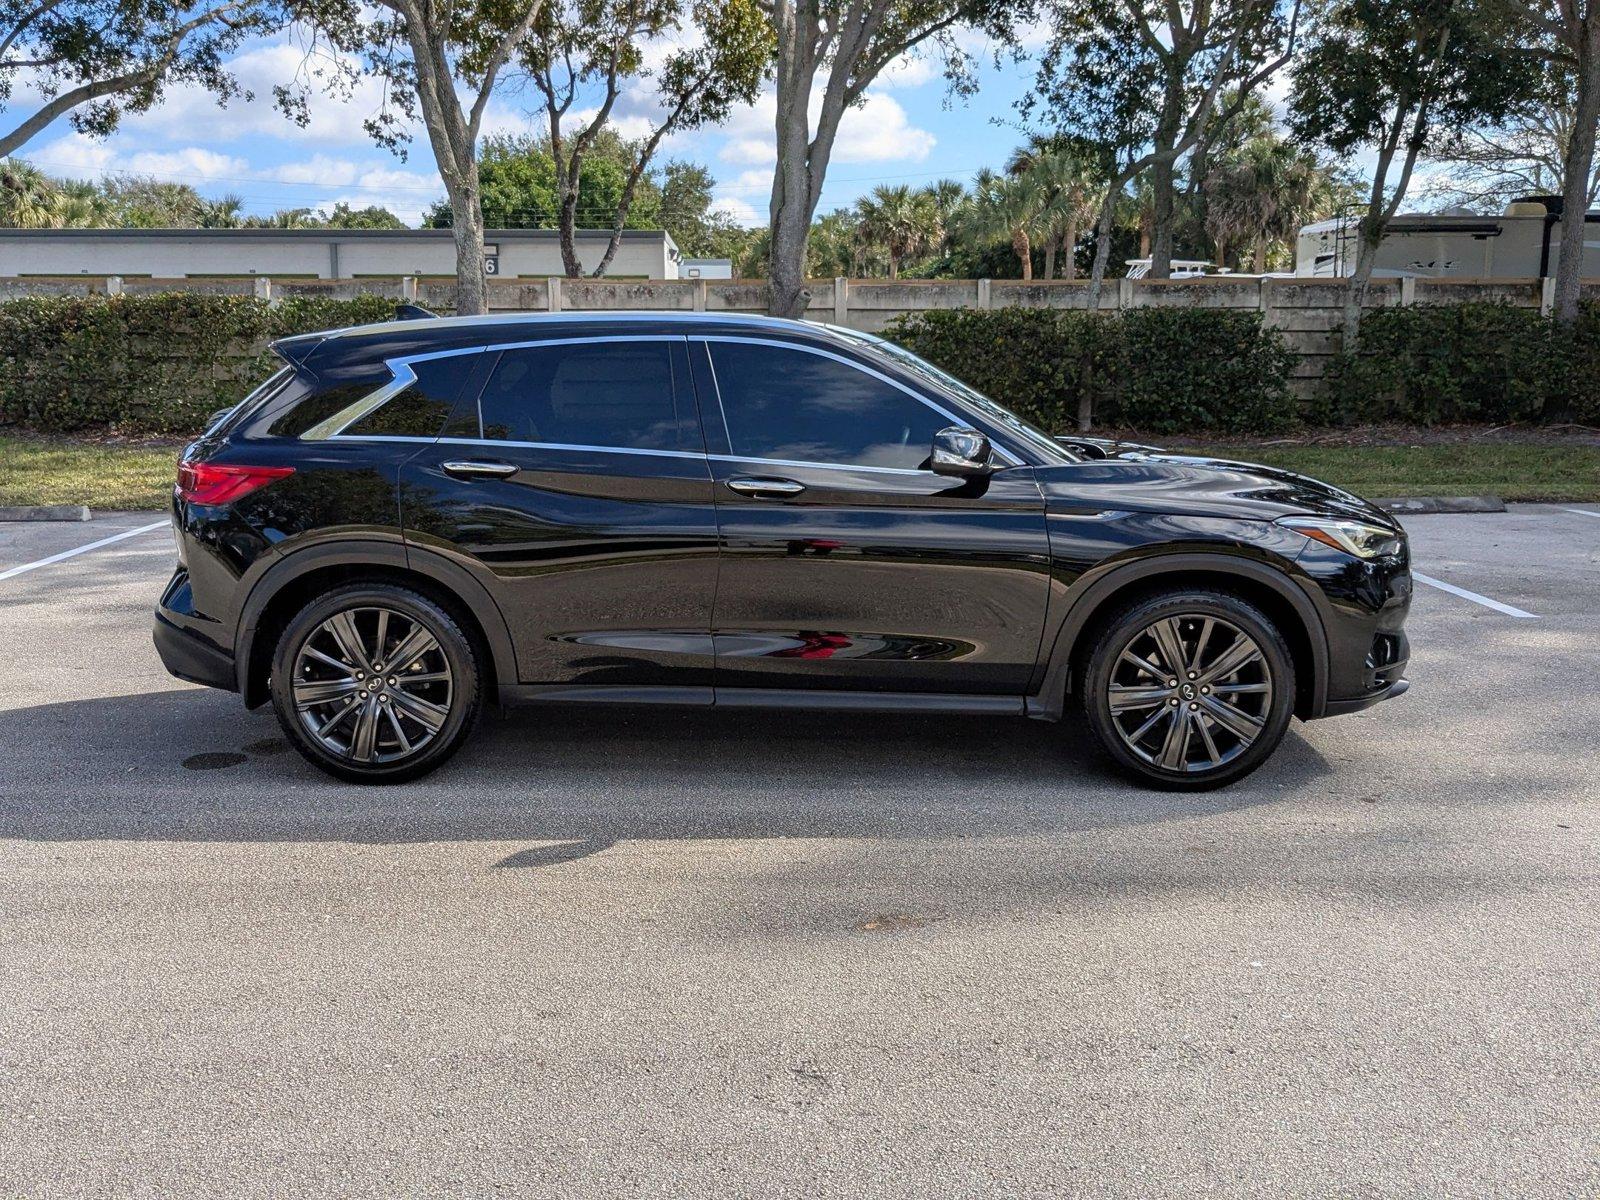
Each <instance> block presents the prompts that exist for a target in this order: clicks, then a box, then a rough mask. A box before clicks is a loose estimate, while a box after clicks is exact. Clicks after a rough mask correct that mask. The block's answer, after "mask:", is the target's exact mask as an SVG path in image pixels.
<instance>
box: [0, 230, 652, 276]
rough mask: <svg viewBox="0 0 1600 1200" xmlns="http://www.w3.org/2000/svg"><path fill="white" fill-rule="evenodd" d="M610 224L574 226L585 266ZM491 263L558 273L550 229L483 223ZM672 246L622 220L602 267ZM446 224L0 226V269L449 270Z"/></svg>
mask: <svg viewBox="0 0 1600 1200" xmlns="http://www.w3.org/2000/svg"><path fill="white" fill-rule="evenodd" d="M609 238H610V234H609V233H608V232H606V231H603V230H579V231H578V239H577V250H578V258H579V261H581V262H582V263H583V265H584V269H585V270H586V271H588V270H592V269H593V268H594V267H595V266H596V265H597V264H598V263H599V261H600V258H601V256H602V255H603V254H604V253H605V248H606V243H607V241H608V240H609ZM484 250H485V255H486V260H487V265H488V268H489V273H490V274H491V275H493V276H495V277H497V278H509V279H515V278H519V277H529V276H531V277H537V278H542V277H544V276H548V275H562V274H565V272H564V271H563V269H562V266H561V244H560V241H559V239H558V235H557V233H556V231H555V230H553V229H490V230H488V231H486V232H485V234H484ZM679 257H680V256H679V254H678V247H677V245H676V244H675V243H674V242H673V240H672V238H671V237H669V236H668V235H667V234H666V233H665V232H664V231H662V230H659V229H625V230H623V233H622V241H621V243H620V244H619V245H618V247H617V254H616V257H615V258H613V259H612V260H611V265H610V267H609V268H608V269H607V270H606V276H607V278H612V279H627V278H633V279H677V278H678V277H679V276H678V260H679ZM455 272H456V251H455V241H454V237H453V234H452V233H451V231H450V230H448V229H0V277H5V276H50V275H121V276H124V277H130V278H139V277H148V278H154V279H181V278H184V277H187V276H239V275H263V276H266V277H268V278H275V279H295V278H301V279H360V278H363V277H369V278H372V277H381V278H389V279H393V278H397V277H400V276H405V275H422V276H427V275H454V274H455Z"/></svg>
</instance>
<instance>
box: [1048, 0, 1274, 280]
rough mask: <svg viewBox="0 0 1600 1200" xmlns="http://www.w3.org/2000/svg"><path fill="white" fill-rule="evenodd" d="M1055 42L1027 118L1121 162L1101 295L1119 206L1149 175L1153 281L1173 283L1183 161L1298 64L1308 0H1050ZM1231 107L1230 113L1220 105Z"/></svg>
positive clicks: (1107, 213)
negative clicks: (1046, 113) (1257, 92)
mask: <svg viewBox="0 0 1600 1200" xmlns="http://www.w3.org/2000/svg"><path fill="white" fill-rule="evenodd" d="M1049 8H1050V12H1051V14H1052V16H1053V27H1054V33H1053V36H1052V38H1051V41H1050V43H1049V45H1048V46H1047V48H1046V51H1045V54H1044V56H1043V58H1042V59H1041V65H1040V71H1039V78H1038V84H1037V86H1036V88H1035V91H1034V94H1033V96H1032V97H1030V100H1029V102H1028V106H1027V109H1026V111H1031V110H1032V109H1033V108H1036V107H1039V106H1041V105H1042V106H1044V107H1046V108H1048V109H1049V110H1050V113H1051V115H1052V116H1053V117H1054V119H1055V121H1056V123H1057V125H1058V126H1059V127H1060V128H1061V129H1062V130H1063V131H1064V132H1069V133H1074V134H1077V135H1079V136H1081V137H1085V138H1087V139H1089V140H1091V141H1094V142H1096V143H1099V144H1101V145H1103V146H1106V147H1109V148H1112V149H1113V150H1114V152H1115V158H1116V160H1117V166H1116V168H1115V169H1114V170H1113V172H1112V180H1111V189H1110V191H1109V192H1108V193H1107V195H1106V196H1105V199H1104V202H1103V203H1102V206H1101V214H1100V222H1099V227H1098V230H1097V234H1096V254H1095V269H1094V272H1093V275H1092V277H1091V284H1090V292H1091V294H1092V295H1093V296H1094V298H1095V301H1096V302H1097V301H1098V295H1099V286H1100V281H1101V279H1102V278H1103V277H1104V274H1105V263H1106V260H1107V258H1108V257H1109V253H1110V242H1111V227H1112V223H1113V221H1114V218H1115V209H1116V204H1117V198H1118V196H1120V194H1121V193H1122V191H1123V189H1124V188H1125V187H1126V186H1127V184H1128V183H1129V181H1131V180H1133V179H1135V178H1138V177H1139V176H1141V175H1144V174H1148V177H1149V178H1148V186H1149V188H1150V200H1151V212H1150V234H1151V245H1150V261H1151V265H1150V272H1149V277H1150V278H1153V279H1165V278H1167V277H1168V276H1169V275H1170V274H1171V268H1172V251H1173V229H1174V226H1175V223H1176V206H1177V174H1178V165H1179V160H1180V159H1182V158H1183V157H1184V156H1185V155H1187V154H1189V153H1191V152H1193V151H1196V150H1200V151H1202V152H1203V146H1202V143H1203V141H1204V140H1205V139H1206V138H1208V137H1214V136H1216V135H1217V134H1218V132H1219V131H1220V130H1221V129H1222V128H1224V127H1225V126H1226V125H1227V123H1228V122H1229V120H1231V119H1232V117H1233V116H1234V115H1236V114H1237V113H1238V112H1239V110H1240V109H1242V108H1243V106H1244V104H1245V103H1246V101H1247V99H1248V98H1249V97H1250V95H1251V94H1252V92H1253V91H1254V89H1256V88H1257V87H1259V86H1261V85H1262V84H1263V83H1264V82H1265V81H1266V80H1267V79H1269V78H1270V77H1271V76H1272V75H1273V74H1275V73H1276V72H1277V71H1278V69H1279V68H1281V67H1282V66H1283V65H1284V64H1285V63H1286V62H1288V61H1289V58H1290V56H1291V54H1292V53H1293V48H1294V42H1295V36H1296V32H1297V29H1298V24H1299V16H1300V0H1115V2H1108V0H1050V6H1049ZM1219 101H1220V103H1219Z"/></svg>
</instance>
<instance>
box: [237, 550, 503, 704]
mask: <svg viewBox="0 0 1600 1200" xmlns="http://www.w3.org/2000/svg"><path fill="white" fill-rule="evenodd" d="M345 583H393V584H398V585H400V586H402V587H408V588H411V589H412V590H413V591H416V592H420V593H421V594H422V595H424V596H427V597H428V598H429V599H431V600H434V601H436V602H437V603H439V604H442V605H443V606H445V607H446V608H448V609H449V610H451V612H452V614H453V615H454V616H456V617H457V618H458V620H459V621H460V622H461V624H462V627H463V629H464V630H465V631H466V633H467V634H468V636H470V637H472V638H473V639H474V640H475V641H476V642H477V644H478V648H479V650H480V652H482V654H483V656H484V660H485V665H486V666H487V667H488V670H489V678H488V679H486V680H485V681H484V682H485V687H486V691H487V694H488V695H490V696H493V695H494V694H495V691H496V688H497V685H498V684H500V683H506V682H513V683H514V682H515V681H516V679H517V666H516V651H515V649H514V648H513V646H512V642H511V634H510V631H509V630H508V629H507V627H506V621H505V617H504V615H502V613H501V612H500V609H499V606H498V605H496V604H495V602H494V598H493V597H492V596H490V594H489V592H488V591H487V590H486V589H485V588H484V586H483V585H482V584H481V583H479V582H478V581H477V580H476V579H474V578H472V576H471V575H469V574H468V573H467V572H466V571H464V570H463V569H462V568H460V567H458V566H456V565H455V564H454V563H452V562H450V561H449V560H448V559H445V558H443V557H441V556H440V555H437V554H433V553H432V552H430V551H427V550H418V549H417V548H416V547H410V548H407V547H404V546H400V545H396V544H394V543H390V542H377V541H373V542H354V543H351V542H346V543H339V544H332V545H327V544H325V545H320V546H315V547H309V548H307V549H305V550H299V551H296V552H295V553H293V554H290V555H288V556H286V557H285V558H284V559H283V560H282V561H280V562H278V563H276V564H274V565H273V566H272V567H271V568H269V569H268V570H267V572H266V573H265V574H264V575H262V577H261V578H260V579H259V580H257V581H256V584H255V586H254V587H253V588H252V589H251V590H250V595H249V596H248V598H247V599H246V600H245V603H244V607H243V609H242V610H241V612H240V616H239V629H238V633H237V636H236V638H235V642H234V646H235V653H234V669H235V671H236V672H237V675H238V683H239V694H240V695H241V696H242V697H244V702H245V707H246V708H256V707H259V706H260V705H262V704H264V703H266V701H267V699H268V694H267V678H268V676H269V675H270V673H271V667H272V653H273V650H274V649H275V648H276V646H277V642H278V635H279V634H280V633H281V632H282V630H283V629H284V627H285V626H286V625H287V624H288V623H289V621H290V619H291V618H292V617H293V615H294V614H295V613H296V612H298V611H299V610H300V609H301V608H302V607H304V605H305V604H306V602H307V601H309V600H311V599H312V598H313V597H315V596H317V595H319V594H320V593H322V592H325V591H327V590H328V589H330V588H333V587H337V586H339V585H340V584H345Z"/></svg>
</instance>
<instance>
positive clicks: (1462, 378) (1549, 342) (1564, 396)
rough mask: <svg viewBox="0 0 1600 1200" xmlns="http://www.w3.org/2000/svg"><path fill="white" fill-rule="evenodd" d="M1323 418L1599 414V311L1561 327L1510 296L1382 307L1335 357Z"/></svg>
mask: <svg viewBox="0 0 1600 1200" xmlns="http://www.w3.org/2000/svg"><path fill="white" fill-rule="evenodd" d="M1306 416H1307V418H1308V419H1309V420H1312V421H1314V422H1316V423H1318V424H1357V423H1369V422H1378V421H1399V422H1404V423H1406V424H1411V425H1434V424H1440V423H1445V424H1451V423H1457V422H1475V421H1481V422H1487V423H1491V424H1507V423H1510V422H1512V421H1529V422H1551V421H1578V422H1584V423H1590V422H1594V421H1596V420H1600V312H1597V310H1596V309H1594V308H1593V307H1587V308H1585V309H1584V311H1583V313H1582V315H1581V316H1580V318H1579V320H1578V323H1577V325H1576V326H1575V327H1574V328H1572V329H1564V328H1562V327H1561V326H1559V325H1557V324H1556V323H1555V321H1553V320H1552V319H1551V318H1549V317H1542V316H1540V315H1539V314H1538V312H1536V311H1534V310H1532V309H1526V308H1514V307H1512V306H1511V305H1509V304H1482V303H1474V304H1452V305H1448V306H1446V305H1423V304H1419V305H1412V306H1409V307H1406V308H1382V309H1376V310H1374V311H1372V312H1370V313H1367V314H1366V315H1365V316H1363V317H1362V320H1361V340H1360V344H1359V346H1357V347H1356V348H1355V350H1354V351H1353V352H1349V353H1343V354H1340V355H1337V356H1336V357H1335V358H1334V360H1333V362H1332V363H1331V364H1330V365H1329V368H1328V372H1327V374H1326V376H1325V377H1324V386H1323V389H1322V391H1321V393H1320V394H1319V395H1318V396H1317V397H1315V399H1314V400H1313V401H1312V402H1311V403H1310V404H1309V405H1308V406H1307V413H1306Z"/></svg>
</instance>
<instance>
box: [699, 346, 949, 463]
mask: <svg viewBox="0 0 1600 1200" xmlns="http://www.w3.org/2000/svg"><path fill="white" fill-rule="evenodd" d="M708 345H709V347H710V350H711V363H712V366H713V367H714V368H715V371H716V377H717V395H718V396H719V397H721V400H722V412H723V416H724V417H725V418H726V420H727V422H728V442H729V445H730V446H731V447H732V450H733V453H734V454H735V455H736V456H738V457H740V458H773V459H785V460H788V461H791V462H808V463H824V464H837V465H841V466H862V467H897V468H900V469H902V470H916V469H918V468H920V467H922V466H923V465H924V464H925V463H926V462H927V460H928V456H929V454H930V453H931V451H932V447H933V435H934V434H935V433H937V432H939V430H941V429H943V428H945V427H946V426H947V425H949V424H950V423H951V422H950V421H949V419H948V418H946V417H943V416H941V415H940V414H939V413H937V412H935V411H934V410H933V409H931V408H929V407H928V406H927V405H926V404H923V403H922V402H921V401H920V400H918V399H917V398H916V397H914V396H911V395H908V394H907V393H905V392H903V391H901V390H900V389H899V388H897V387H895V386H893V385H892V384H889V383H885V382H884V381H883V380H881V379H879V378H878V377H877V376H875V375H869V374H867V373H866V372H865V371H862V370H859V369H857V368H856V367H853V366H850V365H849V364H848V363H842V362H839V361H838V360H837V359H833V358H827V357H825V356H823V355H821V354H812V353H809V352H807V351H804V350H791V349H789V348H787V347H783V346H773V345H770V344H763V343H755V342H710V343H708Z"/></svg>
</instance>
